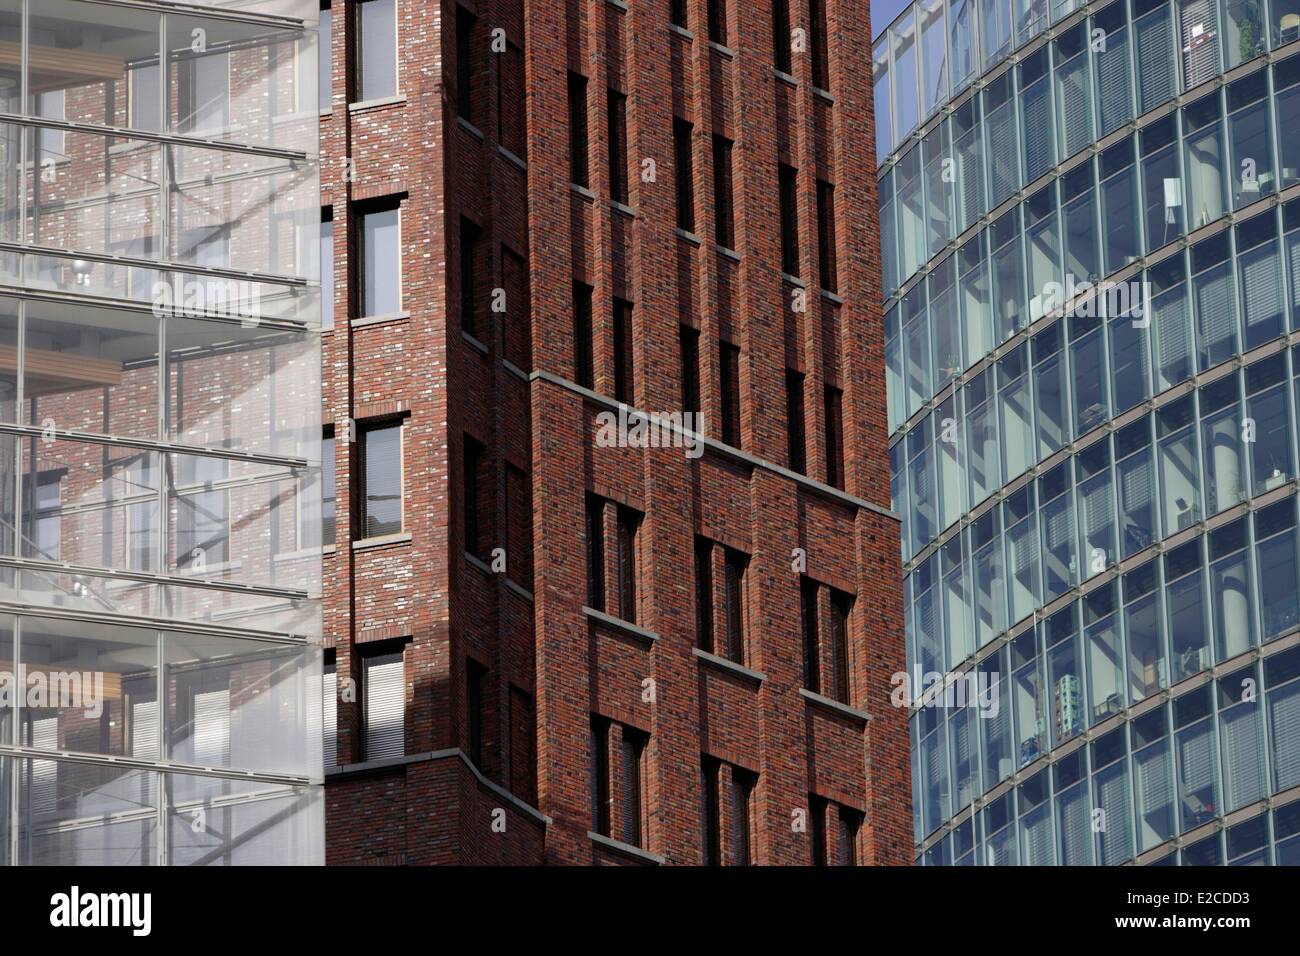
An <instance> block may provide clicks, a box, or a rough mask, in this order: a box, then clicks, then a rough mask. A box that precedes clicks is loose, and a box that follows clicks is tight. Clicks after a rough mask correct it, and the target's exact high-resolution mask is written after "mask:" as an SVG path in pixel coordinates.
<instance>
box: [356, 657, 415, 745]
mask: <svg viewBox="0 0 1300 956" xmlns="http://www.w3.org/2000/svg"><path fill="white" fill-rule="evenodd" d="M364 685H365V686H364V689H365V723H366V752H365V758H366V760H378V759H380V758H382V757H400V756H401V755H402V754H403V752H404V751H405V749H406V743H405V716H406V693H405V689H406V680H405V672H404V670H403V667H402V655H401V654H400V653H398V654H385V655H383V656H382V657H374V658H370V659H368V660H367V661H366V667H365V681H364Z"/></svg>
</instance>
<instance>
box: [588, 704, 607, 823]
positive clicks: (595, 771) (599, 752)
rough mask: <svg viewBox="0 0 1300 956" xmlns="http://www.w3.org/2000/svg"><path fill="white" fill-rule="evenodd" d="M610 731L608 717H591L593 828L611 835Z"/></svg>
mask: <svg viewBox="0 0 1300 956" xmlns="http://www.w3.org/2000/svg"><path fill="white" fill-rule="evenodd" d="M609 731H610V721H609V719H608V718H606V717H597V716H594V715H593V716H592V718H591V829H592V830H593V831H594V832H596V833H599V834H600V835H601V836H606V837H607V836H609V831H610V826H609V810H610V806H609V804H610V796H609Z"/></svg>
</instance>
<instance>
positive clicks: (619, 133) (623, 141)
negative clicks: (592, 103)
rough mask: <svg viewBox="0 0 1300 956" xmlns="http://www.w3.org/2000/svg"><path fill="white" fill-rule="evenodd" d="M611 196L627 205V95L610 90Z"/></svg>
mask: <svg viewBox="0 0 1300 956" xmlns="http://www.w3.org/2000/svg"><path fill="white" fill-rule="evenodd" d="M609 198H610V199H612V200H614V202H619V203H622V204H623V205H625V206H626V205H627V204H628V201H629V198H630V197H629V193H628V181H627V97H626V96H624V95H623V94H622V93H620V92H618V91H617V90H613V89H611V90H610V91H609Z"/></svg>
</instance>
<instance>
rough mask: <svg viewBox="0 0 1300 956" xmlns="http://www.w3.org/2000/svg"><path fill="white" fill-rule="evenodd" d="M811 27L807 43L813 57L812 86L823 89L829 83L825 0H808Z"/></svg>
mask: <svg viewBox="0 0 1300 956" xmlns="http://www.w3.org/2000/svg"><path fill="white" fill-rule="evenodd" d="M809 3H810V9H809V13H810V14H811V19H810V21H809V24H810V26H811V27H812V29H811V31H810V33H811V35H810V36H809V38H808V39H809V45H810V46H811V47H812V57H813V63H812V66H813V86H815V87H817V88H818V89H819V90H824V89H826V88H827V86H828V85H829V83H830V80H829V75H830V74H829V72H828V71H829V68H830V51H829V50H828V49H827V46H826V0H809Z"/></svg>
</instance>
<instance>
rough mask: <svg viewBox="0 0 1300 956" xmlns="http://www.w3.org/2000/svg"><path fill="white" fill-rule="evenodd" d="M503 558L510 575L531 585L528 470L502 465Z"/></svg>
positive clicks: (530, 507)
mask: <svg viewBox="0 0 1300 956" xmlns="http://www.w3.org/2000/svg"><path fill="white" fill-rule="evenodd" d="M504 525H505V529H506V562H507V570H508V571H509V573H510V578H511V579H512V580H513V581H515V582H516V583H518V584H521V585H523V586H524V587H525V588H528V589H531V588H532V586H533V497H532V490H531V482H530V480H529V477H528V474H527V473H526V472H524V471H523V470H522V469H520V468H516V467H515V466H514V465H506V514H505V521H504Z"/></svg>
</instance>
